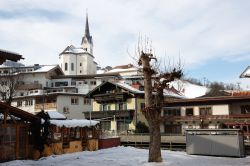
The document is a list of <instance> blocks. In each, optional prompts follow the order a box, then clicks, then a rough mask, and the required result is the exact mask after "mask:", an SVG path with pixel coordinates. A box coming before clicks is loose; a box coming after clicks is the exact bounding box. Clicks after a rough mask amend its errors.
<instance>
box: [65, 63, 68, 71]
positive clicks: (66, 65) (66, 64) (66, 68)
mask: <svg viewBox="0 0 250 166" xmlns="http://www.w3.org/2000/svg"><path fill="white" fill-rule="evenodd" d="M64 70H65V71H67V70H68V63H65V65H64Z"/></svg>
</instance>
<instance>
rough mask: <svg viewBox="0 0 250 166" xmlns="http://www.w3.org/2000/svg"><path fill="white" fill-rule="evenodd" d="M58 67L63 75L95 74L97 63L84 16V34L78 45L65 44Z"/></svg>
mask: <svg viewBox="0 0 250 166" xmlns="http://www.w3.org/2000/svg"><path fill="white" fill-rule="evenodd" d="M59 61H60V67H61V69H62V71H63V72H64V74H65V75H86V74H96V68H97V63H96V62H95V61H94V56H93V41H92V36H91V35H90V32H89V23H88V15H87V16H86V24H85V34H84V36H83V37H82V42H81V46H80V47H75V46H74V45H70V46H67V47H66V48H65V49H64V50H63V52H62V53H60V55H59Z"/></svg>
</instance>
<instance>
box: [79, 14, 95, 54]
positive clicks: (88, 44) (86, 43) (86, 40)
mask: <svg viewBox="0 0 250 166" xmlns="http://www.w3.org/2000/svg"><path fill="white" fill-rule="evenodd" d="M81 45H82V48H83V50H85V51H87V52H88V53H90V54H91V55H93V41H92V36H91V35H90V33H89V21H88V14H87V15H86V23H85V34H84V36H83V37H82V43H81Z"/></svg>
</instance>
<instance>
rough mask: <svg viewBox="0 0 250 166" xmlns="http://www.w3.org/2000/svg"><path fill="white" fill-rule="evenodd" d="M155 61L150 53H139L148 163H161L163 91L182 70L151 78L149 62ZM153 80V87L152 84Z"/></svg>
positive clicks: (151, 68)
mask: <svg viewBox="0 0 250 166" xmlns="http://www.w3.org/2000/svg"><path fill="white" fill-rule="evenodd" d="M152 59H156V58H155V57H153V54H151V53H144V52H143V51H142V52H141V55H140V58H139V62H138V64H139V65H140V66H142V70H143V76H144V92H145V109H144V110H142V113H143V115H144V116H145V118H146V119H147V121H148V125H149V132H150V142H149V157H148V161H149V162H162V157H161V133H160V125H161V108H162V105H163V102H164V95H163V91H164V89H165V88H166V87H168V84H167V83H169V82H171V81H173V80H174V79H175V78H180V77H181V76H182V70H181V69H179V70H176V69H175V68H174V69H173V70H172V71H171V72H166V73H163V74H160V75H158V76H157V77H156V78H154V79H153V78H152V76H153V75H155V74H156V71H155V70H154V69H153V67H152V66H151V65H150V61H151V60H152ZM153 80H154V86H153V85H152V84H153Z"/></svg>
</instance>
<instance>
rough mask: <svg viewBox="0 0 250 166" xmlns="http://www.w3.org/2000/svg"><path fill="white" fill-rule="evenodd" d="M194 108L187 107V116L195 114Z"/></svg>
mask: <svg viewBox="0 0 250 166" xmlns="http://www.w3.org/2000/svg"><path fill="white" fill-rule="evenodd" d="M193 115H194V109H193V108H186V116H193Z"/></svg>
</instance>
